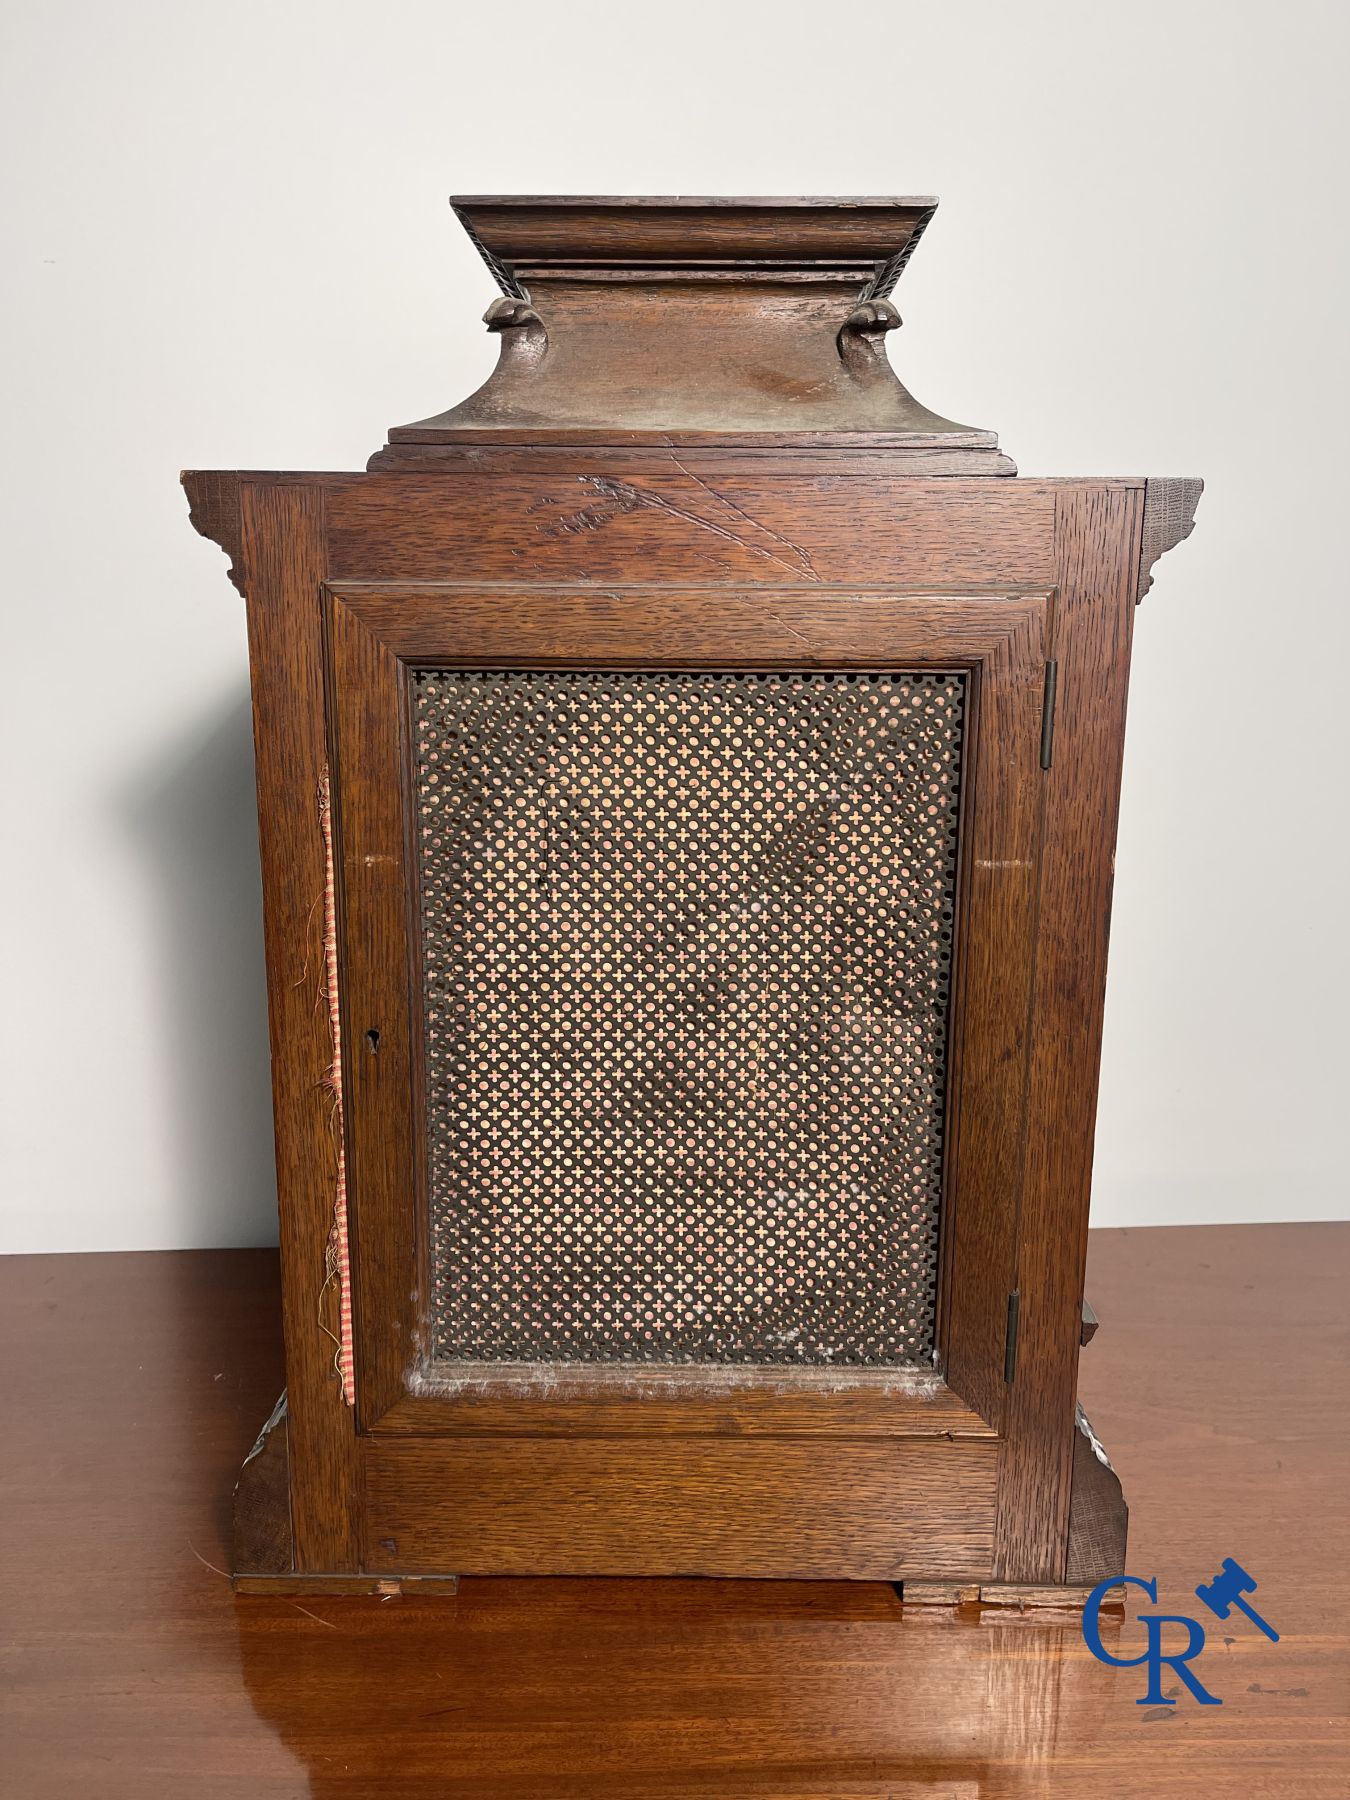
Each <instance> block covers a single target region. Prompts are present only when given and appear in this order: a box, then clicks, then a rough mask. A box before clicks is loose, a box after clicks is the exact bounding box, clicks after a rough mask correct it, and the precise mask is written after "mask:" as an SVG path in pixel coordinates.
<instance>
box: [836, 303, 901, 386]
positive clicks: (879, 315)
mask: <svg viewBox="0 0 1350 1800" xmlns="http://www.w3.org/2000/svg"><path fill="white" fill-rule="evenodd" d="M901 322H902V321H901V318H900V315H899V313H898V312H897V311H896V310H895V308H894V307H893V306H892V305H891V303H890V301H889V300H863V301H860V302H859V304H858V305H857V306H855V307H854V309H853V311H852V312H851V313H850V314H849V315H848V317H847V318H846V319H845V320H844V322H843V324H842V325H841V326H840V327H839V354H840V356H841V357H842V358H843V359H844V362H845V363H846V364H847V365H848V367H850V368H852V369H855V370H856V371H857V372H858V373H860V374H861V373H863V372H865V371H866V370H868V369H869V368H870V367H871V366H872V365H873V364H874V363H876V362H878V361H880V362H885V360H886V333H887V332H888V331H898V330H899V328H900V325H901Z"/></svg>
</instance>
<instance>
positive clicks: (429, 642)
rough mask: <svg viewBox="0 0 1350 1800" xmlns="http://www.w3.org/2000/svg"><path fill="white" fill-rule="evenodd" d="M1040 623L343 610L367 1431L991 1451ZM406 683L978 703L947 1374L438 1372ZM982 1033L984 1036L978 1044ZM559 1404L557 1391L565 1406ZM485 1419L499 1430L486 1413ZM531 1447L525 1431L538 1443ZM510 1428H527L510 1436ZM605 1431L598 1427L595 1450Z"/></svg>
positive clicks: (339, 613)
mask: <svg viewBox="0 0 1350 1800" xmlns="http://www.w3.org/2000/svg"><path fill="white" fill-rule="evenodd" d="M1050 615H1051V597H1050V596H1049V595H1048V594H1046V593H1031V594H1027V593H1022V592H1011V593H1010V592H1007V591H1001V592H986V593H980V594H973V595H959V596H958V595H948V594H941V595H925V594H912V593H898V592H896V591H895V590H879V591H872V592H866V593H856V592H847V593H822V592H821V591H820V590H819V589H795V590H781V591H764V590H757V589H746V590H695V591H685V592H680V591H672V590H666V591H662V592H660V593H653V592H652V591H650V590H648V591H645V592H641V593H637V592H635V593H632V594H611V593H596V592H595V591H594V590H571V591H561V592H560V591H558V590H542V591H541V590H535V589H524V588H510V589H498V590H484V589H482V588H475V587H466V586H460V585H456V584H442V585H431V586H426V585H421V586H417V587H404V586H389V585H388V584H374V583H342V584H341V585H338V586H333V587H332V588H330V591H329V597H328V611H327V618H328V626H327V629H328V640H329V666H330V672H331V674H330V686H331V705H332V713H333V719H334V724H335V737H336V769H337V784H336V791H337V800H336V806H337V814H338V818H339V831H338V840H339V845H340V871H341V889H342V896H341V908H340V910H341V916H342V922H343V934H342V942H343V967H342V999H343V1014H344V1032H343V1037H344V1044H345V1050H346V1055H345V1068H346V1087H347V1092H348V1095H349V1110H348V1120H347V1124H348V1167H349V1171H350V1178H351V1202H352V1211H353V1242H354V1246H355V1253H354V1265H353V1279H354V1289H355V1317H356V1350H357V1356H356V1364H357V1384H358V1396H359V1424H360V1427H361V1429H362V1430H363V1431H372V1430H378V1431H387V1432H397V1433H400V1434H423V1435H430V1436H435V1435H438V1434H445V1433H456V1432H463V1431H466V1430H467V1431H475V1430H481V1429H483V1428H484V1427H483V1421H484V1420H485V1419H491V1420H493V1421H494V1423H493V1424H492V1425H491V1426H489V1427H488V1428H489V1429H512V1428H514V1429H517V1430H525V1429H538V1430H541V1431H553V1432H563V1431H567V1430H572V1431H585V1430H587V1429H591V1428H594V1425H595V1423H596V1422H597V1421H608V1420H611V1419H612V1418H613V1417H614V1416H615V1414H616V1412H617V1413H618V1414H620V1415H622V1417H623V1418H624V1419H625V1420H626V1421H631V1422H632V1424H631V1429H632V1430H633V1432H634V1433H635V1434H638V1435H640V1434H641V1432H642V1431H644V1430H647V1431H650V1432H652V1433H653V1434H659V1433H661V1432H663V1431H667V1430H671V1429H676V1430H679V1431H682V1432H684V1433H686V1434H689V1433H696V1432H699V1431H706V1430H709V1429H711V1430H715V1431H719V1432H726V1433H727V1434H729V1435H735V1434H739V1433H744V1432H746V1431H747V1430H750V1431H757V1432H760V1433H763V1434H768V1433H770V1432H772V1431H774V1430H779V1431H782V1430H785V1429H793V1428H794V1426H793V1422H794V1421H796V1420H800V1419H801V1418H802V1417H803V1416H806V1415H807V1414H809V1416H810V1419H811V1421H812V1429H815V1430H819V1431H825V1432H836V1433H843V1432H846V1431H849V1430H853V1431H862V1432H867V1431H874V1432H878V1433H891V1434H904V1433H923V1432H929V1433H931V1432H933V1431H935V1430H936V1431H943V1430H946V1431H955V1432H957V1433H968V1434H971V1435H975V1436H980V1435H985V1434H987V1433H988V1432H989V1431H991V1430H993V1429H996V1428H997V1425H998V1422H999V1419H1000V1417H1001V1413H1002V1405H1003V1330H1004V1324H1005V1321H1006V1316H1007V1294H1008V1291H1009V1289H1010V1287H1011V1285H1012V1267H1013V1253H1014V1244H1013V1231H1014V1221H1015V1216H1016V1198H1017V1195H1016V1183H1017V1179H1018V1175H1019V1167H1018V1161H1017V1153H1016V1147H1017V1136H1018V1126H1019V1118H1020V1113H1019V1108H1020V1104H1021V1095H1022V1091H1023V1083H1024V1070H1023V1064H1024V1058H1025V1026H1026V1014H1027V1003H1028V984H1029V980H1030V970H1031V966H1032V950H1033V932H1034V917H1035V907H1034V899H1035V888H1036V876H1037V862H1038V832H1039V818H1040V811H1039V769H1038V753H1039V745H1040V726H1041V701H1042V692H1043V687H1044V667H1045V662H1044V659H1045V654H1046V646H1047V643H1048V641H1049V640H1048V632H1049V624H1050ZM418 667H432V668H435V667H443V668H447V669H459V668H463V669H473V668H526V669H528V668H539V669H548V668H555V667H556V668H582V669H587V670H596V669H607V668H609V669H623V668H629V669H643V668H654V669H666V668H671V669H676V668H682V669H710V670H717V669H723V670H748V669H761V670H774V669H781V670H784V671H788V670H802V669H807V670H813V671H816V670H829V669H839V670H854V669H863V670H873V671H892V670H894V671H906V670H914V671H923V670H928V669H943V668H949V669H956V670H964V671H966V673H967V675H968V677H969V687H970V707H969V713H968V716H967V719H966V730H967V737H968V748H967V752H966V763H965V773H964V777H963V780H964V785H965V799H964V801H963V807H964V814H963V823H962V828H961V854H960V871H959V896H958V901H957V909H958V934H957V935H958V945H959V948H958V955H957V967H956V972H955V977H954V988H953V1000H952V1030H951V1052H950V1054H951V1086H950V1100H949V1108H948V1133H949V1135H948V1140H947V1143H948V1148H947V1163H948V1168H947V1180H946V1198H945V1201H944V1218H943V1239H942V1254H943V1261H942V1269H941V1276H940V1282H939V1290H938V1305H939V1321H938V1346H939V1368H938V1370H937V1371H936V1372H926V1371H922V1370H921V1371H916V1370H914V1369H913V1368H912V1367H905V1366H900V1367H895V1368H892V1369H889V1370H877V1369H865V1370H853V1369H850V1368H849V1367H847V1366H844V1365H841V1366H840V1367H839V1368H837V1369H832V1370H829V1371H824V1372H823V1373H825V1374H827V1375H828V1376H829V1377H830V1379H828V1380H821V1379H820V1376H821V1374H822V1371H819V1370H812V1369H805V1368H798V1367H792V1366H786V1367H780V1366H771V1367H764V1366H746V1367H743V1368H738V1369H736V1370H728V1369H724V1368H719V1369H717V1370H715V1371H714V1372H713V1375H712V1376H711V1377H710V1378H709V1381H708V1383H707V1384H706V1385H705V1387H704V1388H703V1389H702V1390H700V1388H699V1386H698V1384H697V1381H695V1380H692V1379H689V1378H688V1373H687V1372H686V1378H685V1379H683V1380H678V1381H671V1382H668V1383H667V1385H666V1386H664V1387H660V1378H661V1373H664V1372H660V1373H658V1374H657V1375H656V1377H655V1385H657V1386H658V1388H660V1391H659V1393H655V1394H654V1393H653V1392H652V1391H651V1390H652V1387H653V1372H652V1371H651V1370H650V1369H647V1368H638V1367H633V1368H627V1369H625V1368H611V1369H609V1370H607V1371H604V1372H603V1379H602V1381H601V1383H600V1385H599V1386H597V1385H596V1381H595V1372H593V1371H592V1372H585V1371H583V1372H580V1373H578V1372H577V1371H569V1370H568V1369H567V1368H566V1367H565V1366H564V1365H557V1366H554V1365H549V1366H548V1368H547V1369H546V1370H545V1371H544V1374H545V1377H546V1378H545V1380H544V1382H543V1384H542V1387H541V1383H540V1379H539V1377H540V1371H539V1370H538V1369H531V1368H524V1369H521V1368H516V1369H512V1368H510V1367H509V1366H496V1365H475V1364H456V1365H450V1366H447V1365H443V1364H440V1363H433V1362H432V1361H431V1358H430V1345H429V1342H428V1331H427V1310H428V1304H427V1296H428V1293H429V1268H428V1251H427V1235H428V1233H427V1197H426V1171H425V1167H424V1155H423V1150H422V1141H423V1138H424V1133H425V1127H424V1125H423V1123H422V1119H423V1116H424V1115H423V1111H422V1108H421V1106H420V1104H419V1090H420V1088H421V1086H422V1075H421V1069H420V1049H419V1037H420V1033H419V1030H418V1026H417V1020H418V1012H419V977H418V969H419V967H420V964H419V958H418V955H417V952H416V941H417V922H416V918H415V911H414V903H413V901H414V890H415V885H416V870H415V859H414V856H413V852H412V847H411V846H412V829H413V825H412V801H411V795H410V755H409V726H408V716H407V695H408V681H409V671H410V670H414V669H416V668H418ZM976 1022H978V1029H975V1028H974V1026H975V1024H976ZM559 1376H561V1378H562V1381H561V1385H562V1387H563V1388H566V1389H567V1390H568V1391H566V1392H565V1393H564V1392H561V1391H560V1388H559V1380H558V1378H559ZM485 1408H486V1411H485V1410H484V1409H485ZM527 1420H528V1421H530V1424H529V1425H527V1424H526V1423H525V1422H526V1421H527ZM515 1421H519V1423H518V1424H517V1423H515ZM606 1428H607V1429H608V1425H606Z"/></svg>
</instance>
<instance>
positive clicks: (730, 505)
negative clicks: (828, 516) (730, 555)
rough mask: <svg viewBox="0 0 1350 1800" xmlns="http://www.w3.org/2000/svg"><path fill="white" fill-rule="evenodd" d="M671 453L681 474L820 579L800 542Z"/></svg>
mask: <svg viewBox="0 0 1350 1800" xmlns="http://www.w3.org/2000/svg"><path fill="white" fill-rule="evenodd" d="M669 455H670V460H671V461H672V462H673V463H674V465H675V467H676V468H677V469H678V470H679V471H680V473H681V475H684V476H685V477H687V479H688V480H690V481H692V482H693V483H694V484H695V485H696V486H697V487H701V488H702V489H703V491H704V493H705V494H709V495H711V497H712V498H713V499H714V500H716V501H717V502H718V503H719V504H720V505H722V506H725V507H726V508H727V510H728V511H729V512H732V513H734V514H735V515H736V517H737V518H738V519H744V520H745V522H746V524H747V525H751V526H753V527H754V529H755V530H756V531H762V532H764V533H765V534H766V536H768V537H771V538H772V539H773V541H774V542H775V543H776V544H781V545H782V546H783V548H784V549H785V550H790V551H791V552H792V554H793V555H794V556H795V557H796V558H797V559H798V561H799V562H800V563H801V573H802V574H803V575H807V576H809V577H810V578H811V580H812V581H819V580H820V575H819V572H818V571H817V569H816V565H815V564H814V563H813V562H812V561H811V558H810V557H809V556H808V555H807V553H806V551H805V550H803V549H802V547H801V545H800V544H794V543H793V542H792V540H791V539H790V538H785V537H783V536H782V535H781V534H780V533H779V532H776V531H775V530H774V529H773V527H772V526H771V525H766V524H764V522H763V521H762V520H761V519H757V518H755V517H754V516H753V514H751V513H748V512H746V510H745V508H744V507H743V506H739V505H738V504H737V503H736V501H734V500H732V499H729V498H728V497H727V495H726V494H723V493H719V492H718V490H717V489H716V488H715V487H713V486H711V484H710V483H708V482H706V481H705V480H704V479H703V477H702V476H701V475H696V474H695V473H694V471H693V470H692V469H691V468H689V467H687V465H686V464H684V463H683V462H681V461H680V459H679V457H678V456H676V454H675V452H674V451H673V450H671V451H670V452H669ZM746 548H747V549H748V548H750V546H749V545H747V546H746ZM775 560H777V559H775Z"/></svg>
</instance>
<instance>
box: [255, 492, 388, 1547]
mask: <svg viewBox="0 0 1350 1800" xmlns="http://www.w3.org/2000/svg"><path fill="white" fill-rule="evenodd" d="M240 503H241V527H242V537H243V555H244V584H245V591H246V593H247V597H248V632H249V662H250V666H251V670H252V680H253V726H254V743H255V748H256V754H257V768H258V813H259V837H260V842H261V851H262V875H263V926H264V935H265V939H266V949H267V996H268V1012H269V1018H270V1023H271V1038H272V1096H273V1109H274V1116H275V1125H276V1152H277V1190H278V1198H279V1202H280V1218H281V1267H282V1289H283V1307H284V1317H285V1333H286V1391H287V1396H288V1425H287V1440H288V1449H289V1456H290V1468H291V1491H292V1526H293V1530H294V1538H295V1563H296V1567H297V1568H298V1569H322V1570H330V1571H343V1570H349V1569H355V1568H357V1567H358V1566H359V1562H358V1557H359V1548H358V1545H359V1531H358V1526H357V1512H356V1509H357V1506H358V1504H359V1502H358V1497H357V1492H356V1489H357V1465H356V1436H355V1422H354V1420H353V1418H352V1414H351V1409H350V1408H349V1407H348V1406H347V1404H346V1402H345V1401H344V1400H343V1397H342V1387H341V1383H340V1380H339V1378H338V1373H337V1369H336V1366H335V1363H334V1350H335V1341H334V1338H333V1336H332V1332H333V1331H334V1330H335V1329H336V1321H337V1306H336V1296H335V1295H334V1294H333V1292H332V1289H331V1286H329V1285H328V1283H327V1279H326V1268H325V1258H326V1253H327V1247H328V1238H329V1233H330V1231H331V1230H332V1225H333V1203H334V1195H335V1184H336V1179H337V1153H336V1144H335V1142H334V1137H333V1104H332V1097H331V1095H330V1093H329V1091H328V1089H327V1087H326V1085H325V1076H326V1075H327V1073H328V1069H329V1066H330V1064H331V1062H332V1055H333V1051H332V1038H331V1033H330V1028H329V1021H328V1012H327V1008H326V1006H325V1005H324V1001H323V984H324V964H323V941H322V930H323V892H324V850H323V838H322V834H321V829H320V823H319V789H320V783H321V781H322V778H323V773H324V768H325V765H326V762H327V745H326V741H325V728H324V697H323V656H322V630H321V615H320V593H321V584H322V582H323V572H324V571H323V495H322V493H321V492H320V491H319V490H317V489H315V488H306V487H298V486H278V487H275V488H272V487H265V486H260V485H254V484H251V483H249V484H245V485H244V488H243V491H242V494H241V496H240Z"/></svg>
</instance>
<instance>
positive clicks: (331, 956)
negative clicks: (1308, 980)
mask: <svg viewBox="0 0 1350 1800" xmlns="http://www.w3.org/2000/svg"><path fill="white" fill-rule="evenodd" d="M331 811H332V800H331V795H330V791H329V783H328V770H327V769H325V770H324V772H323V776H322V779H321V780H320V783H319V825H320V829H321V830H322V832H323V866H324V883H323V962H324V994H325V997H326V999H327V1001H328V1022H329V1025H330V1027H331V1030H332V1034H333V1060H332V1062H331V1063H330V1065H329V1068H328V1075H327V1078H326V1082H325V1085H326V1086H327V1087H328V1089H329V1091H330V1092H331V1093H332V1096H333V1120H332V1122H333V1143H334V1148H335V1151H336V1155H337V1191H336V1194H335V1195H334V1200H333V1229H332V1231H331V1232H330V1233H329V1236H328V1252H327V1273H328V1278H329V1280H330V1281H335V1282H336V1283H337V1290H338V1336H337V1353H336V1355H335V1357H334V1363H335V1366H336V1368H337V1372H338V1374H339V1376H340V1377H341V1379H342V1397H343V1399H344V1400H345V1401H346V1402H347V1404H348V1406H354V1405H355V1404H356V1375H355V1370H354V1367H353V1363H352V1283H351V1258H350V1255H349V1253H348V1247H347V1146H346V1133H345V1131H344V1129H343V1119H342V1022H341V1018H340V1015H339V1009H338V953H337V880H336V875H335V873H334V868H333V821H332V817H331Z"/></svg>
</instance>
